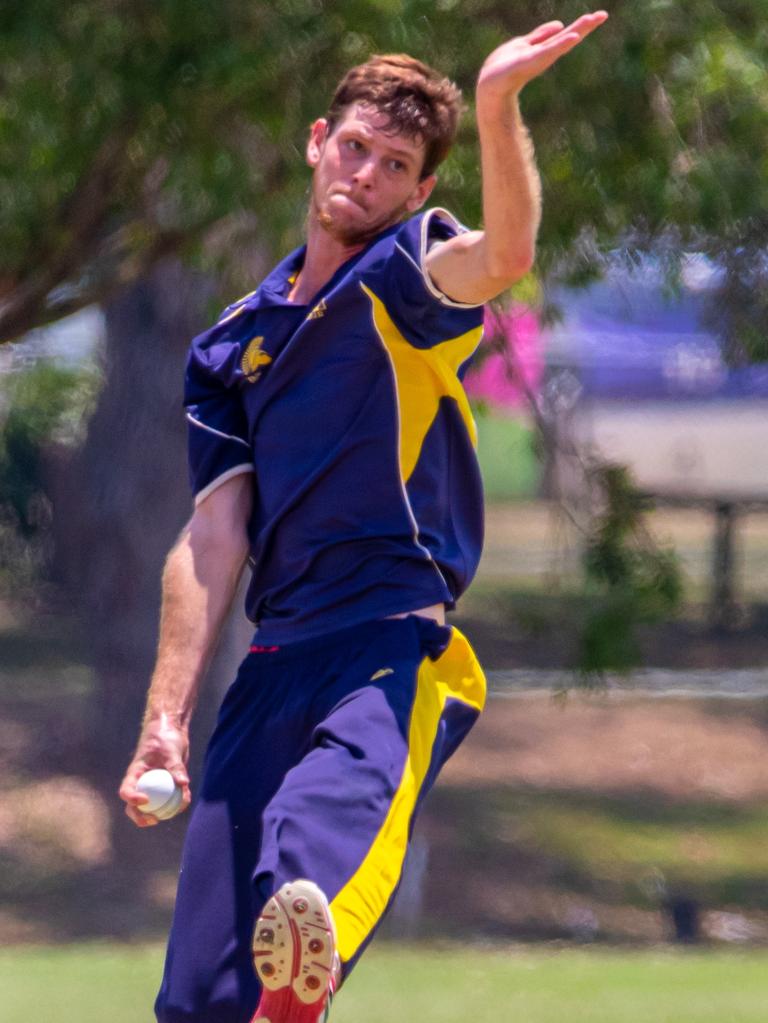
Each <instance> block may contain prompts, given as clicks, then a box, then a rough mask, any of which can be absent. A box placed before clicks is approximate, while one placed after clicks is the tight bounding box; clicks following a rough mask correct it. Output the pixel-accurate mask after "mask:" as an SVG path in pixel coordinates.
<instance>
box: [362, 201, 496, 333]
mask: <svg viewBox="0 0 768 1023" xmlns="http://www.w3.org/2000/svg"><path fill="white" fill-rule="evenodd" d="M466 230H467V229H466V228H465V227H464V226H463V225H462V224H460V223H459V221H458V220H456V218H455V217H454V216H453V215H452V214H451V213H449V212H448V211H447V210H444V209H440V208H435V209H431V210H427V211H426V212H425V213H423V214H420V215H419V216H416V217H412V218H411V219H410V220H408V221H406V222H405V223H404V224H403V225H402V226H401V227H400V229H399V230H398V231H397V234H396V235H395V238H394V246H393V248H392V250H391V254H390V255H389V257H388V258H387V260H386V261H385V262H384V263H383V264H379V265H378V266H376V267H375V268H372V269H373V273H372V275H371V278H370V281H369V282H366V283H370V286H371V290H373V291H374V292H375V293H376V294H377V296H378V297H379V298H380V299H381V301H382V302H383V303H384V305H385V307H386V309H387V312H388V314H389V315H390V317H391V318H392V320H393V321H394V323H395V324H396V326H397V328H398V330H399V331H400V333H401V334H402V335H403V336H404V337H406V338H407V339H408V340H409V341H410V342H411V343H412V344H414V345H416V346H417V347H419V348H427V347H432V346H434V345H435V344H439V343H440V342H442V341H444V340H445V339H447V338H454V337H458V336H459V335H463V334H466V333H468V332H469V331H472V330H475V329H476V328H478V327H481V326H482V322H483V306H482V304H481V305H475V304H467V303H463V302H455V301H454V300H453V299H451V298H450V297H449V296H447V295H444V294H443V293H442V292H441V291H440V290H439V289H438V288H437V287H436V285H435V283H434V282H433V281H432V279H431V278H430V276H429V273H428V271H427V268H426V257H427V253H428V252H429V250H430V249H431V248H432V247H433V246H435V245H437V244H440V243H441V242H444V241H448V239H450V238H454V237H455V236H456V235H457V234H461V233H462V232H464V231H466Z"/></svg>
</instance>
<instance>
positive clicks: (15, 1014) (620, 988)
mask: <svg viewBox="0 0 768 1023" xmlns="http://www.w3.org/2000/svg"><path fill="white" fill-rule="evenodd" d="M161 962H162V952H161V950H160V948H159V947H158V946H150V947H146V946H141V947H120V946H114V945H104V946H95V945H90V946H75V947H67V948H56V949H49V948H40V949H37V948H36V949H6V950H2V951H0V992H2V1008H1V1009H0V1018H2V1021H3V1023H29V1020H30V1019H36V1020H55V1021H56V1023H104V1021H105V1020H109V1023H149V1021H150V1020H151V1019H153V1018H154V1017H153V1016H152V1012H151V1004H152V999H153V996H154V991H155V988H156V985H157V981H158V978H159V975H160V969H161ZM767 1003H768V954H766V953H755V952H748V953H747V952H745V953H738V954H737V953H723V952H718V953H711V952H685V953H684V952H651V953H642V954H640V953H633V954H627V953H617V952H605V951H598V950H584V951H571V950H569V951H529V950H521V949H519V948H508V949H507V948H499V947H494V948H493V949H489V948H483V947H480V946H471V947H469V948H468V949H466V950H464V951H458V950H456V949H455V948H450V949H444V950H425V949H422V948H407V949H400V950H397V949H395V948H394V947H392V946H389V945H386V944H384V943H380V944H379V945H378V946H375V947H374V948H373V949H372V950H371V951H370V952H369V953H368V954H367V956H366V958H365V959H364V960H363V962H362V963H361V964H360V966H359V967H358V969H357V971H356V972H355V974H354V975H353V977H352V978H351V979H350V981H349V984H348V986H347V987H346V988H345V990H344V992H343V993H342V995H341V996H340V997H339V999H338V1001H337V1003H336V1006H335V1007H334V1012H333V1017H332V1018H333V1021H334V1023H393V1021H398V1023H409V1021H411V1020H413V1021H418V1023H486V1021H487V1023H562V1021H563V1020H564V1019H566V1020H567V1021H568V1023H650V1021H652V1023H762V1021H763V1020H764V1019H765V1014H766V1008H765V1007H766V1004H767Z"/></svg>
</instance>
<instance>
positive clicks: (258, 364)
mask: <svg viewBox="0 0 768 1023" xmlns="http://www.w3.org/2000/svg"><path fill="white" fill-rule="evenodd" d="M263 344H264V338H263V337H262V336H261V335H259V336H258V337H254V338H252V339H251V340H250V341H249V342H248V346H247V348H246V349H245V351H244V352H243V357H242V359H241V360H240V368H241V369H242V371H243V376H244V377H245V379H246V380H247V381H248V383H249V384H255V383H256V381H257V380H258V379H259V377H260V376H261V371H262V370H263V369H264V367H265V366H268V365H269V364H270V362H272V356H271V355H267V353H266V352H263V351H262V350H261V348H262V345H263Z"/></svg>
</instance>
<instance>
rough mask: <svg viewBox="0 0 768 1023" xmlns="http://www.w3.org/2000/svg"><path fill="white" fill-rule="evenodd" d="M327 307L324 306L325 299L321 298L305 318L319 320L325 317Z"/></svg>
mask: <svg viewBox="0 0 768 1023" xmlns="http://www.w3.org/2000/svg"><path fill="white" fill-rule="evenodd" d="M327 308H328V306H327V305H326V304H325V299H324V298H321V299H320V301H319V302H318V303H317V305H316V306H315V308H314V309H313V310H312V312H311V313H310V314H309V316H308V317H307V319H308V320H319V319H320V317H321V316H325V311H326V309H327Z"/></svg>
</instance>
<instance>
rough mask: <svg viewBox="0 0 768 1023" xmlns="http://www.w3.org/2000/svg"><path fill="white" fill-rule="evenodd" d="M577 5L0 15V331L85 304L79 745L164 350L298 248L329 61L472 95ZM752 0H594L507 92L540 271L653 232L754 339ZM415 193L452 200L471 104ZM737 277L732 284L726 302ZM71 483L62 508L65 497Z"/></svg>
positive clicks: (167, 428) (160, 488)
mask: <svg viewBox="0 0 768 1023" xmlns="http://www.w3.org/2000/svg"><path fill="white" fill-rule="evenodd" d="M583 9H584V7H583V4H582V3H580V2H579V3H576V2H575V0H566V2H563V3H557V4H555V3H554V2H553V0H532V2H530V3H528V4H525V5H512V4H508V3H504V4H502V3H500V2H498V0H345V3H344V4H343V5H342V4H331V3H329V2H326V0H283V2H281V3H280V4H279V5H277V4H267V3H263V2H262V3H258V2H257V3H252V4H244V3H242V2H240V0H220V2H219V3H217V4H204V3H191V2H189V0H152V2H149V0H133V2H132V3H130V4H127V3H125V2H124V0H73V2H72V3H69V4H60V3H58V2H54V0H28V2H26V3H24V4H14V5H11V4H6V5H3V7H2V9H0V233H2V237H3V239H4V245H3V247H2V250H0V340H2V341H9V340H11V339H14V338H17V337H19V336H21V335H22V334H24V333H25V332H27V331H28V330H30V329H31V328H32V327H35V326H40V325H42V324H45V323H49V322H52V321H54V320H56V319H58V318H60V317H62V316H64V315H66V314H68V313H71V312H73V311H75V310H77V309H78V308H81V307H83V306H86V305H89V304H91V303H94V302H98V303H101V304H102V305H104V306H105V308H106V309H107V312H108V343H107V357H106V376H105V381H106V382H105V388H104V390H103V392H102V394H101V399H100V403H99V407H98V409H97V412H96V414H95V416H94V418H93V421H92V424H91V430H90V433H89V438H88V441H87V443H86V446H85V448H84V450H83V453H82V455H81V456H80V457H79V458H78V459H77V460H76V461H75V462H74V463H73V464H72V465H71V466H70V467H69V471H68V472H67V473H63V474H61V475H62V479H61V481H60V482H62V491H61V493H60V495H59V497H60V504H59V507H60V509H62V512H61V514H57V522H56V528H57V530H58V548H59V553H60V556H61V557H62V558H65V559H66V558H67V557H69V558H70V565H71V568H72V573H71V575H70V579H71V580H72V583H73V593H75V594H76V597H77V600H78V602H79V604H80V606H81V607H82V608H84V609H86V610H87V612H88V616H89V621H90V623H91V630H92V634H93V637H94V643H95V645H96V652H95V658H96V661H97V663H98V664H99V676H100V679H101V681H102V683H103V687H102V688H103V691H102V696H103V699H100V701H99V707H100V708H101V711H100V715H101V717H100V726H99V728H98V729H97V730H96V732H95V735H96V737H97V738H96V742H97V745H98V747H99V748H100V750H101V751H102V752H103V754H104V756H105V757H106V756H108V755H109V753H110V751H112V753H113V759H114V757H116V758H117V760H118V761H119V762H122V759H123V751H124V749H125V745H126V741H127V740H126V721H127V720H128V716H127V715H128V713H129V712H130V713H133V709H135V705H136V704H137V703H138V702H140V696H139V695H138V694H140V693H141V691H142V690H143V688H144V685H145V681H146V674H145V672H146V667H147V664H148V662H149V660H150V659H151V651H152V646H153V643H154V636H155V632H154V626H151V625H148V624H147V623H148V621H149V616H148V609H149V610H154V608H155V606H156V601H157V589H156V588H155V589H153V588H152V587H153V586H155V587H156V586H157V583H156V582H155V583H152V582H151V581H150V580H158V578H159V565H160V561H161V559H162V551H163V550H164V549H165V547H166V546H167V543H168V542H169V540H170V538H171V537H172V536H173V533H174V530H175V529H176V528H177V527H178V525H179V524H180V522H181V519H182V518H183V515H184V514H185V512H186V510H187V508H188V503H187V502H186V499H185V498H184V497H182V496H181V491H179V487H180V486H182V484H181V482H180V480H179V479H178V472H179V471H180V470H179V468H178V467H179V465H180V464H181V462H180V459H181V457H182V456H181V450H180V449H181V446H182V443H183V442H182V439H181V436H180V426H181V419H180V416H178V413H177V412H175V411H173V410H174V409H175V408H177V402H178V395H179V391H180V368H181V362H182V360H183V349H184V347H185V344H186V341H187V339H188V337H189V335H190V334H191V333H193V332H194V331H195V330H197V329H199V328H200V327H202V325H203V322H204V320H205V316H206V315H207V314H209V313H210V311H211V309H212V307H219V306H221V305H222V304H223V303H224V302H225V301H230V300H232V298H233V297H234V296H235V295H237V294H239V293H241V292H244V291H248V290H250V289H251V287H252V286H253V281H254V279H258V276H259V273H260V270H261V268H262V267H263V266H264V264H265V263H267V262H269V261H271V260H272V259H273V258H275V257H276V256H278V255H281V254H283V253H284V252H285V251H286V250H287V249H288V248H289V247H291V246H292V245H294V244H297V243H298V242H299V240H300V237H301V230H302V224H301V220H302V212H301V211H302V209H303V207H304V205H305V203H306V192H307V186H308V182H309V175H308V172H307V169H306V168H305V167H304V165H303V147H304V140H305V135H306V130H307V127H308V125H309V123H310V122H311V120H312V119H313V118H314V117H316V116H318V115H321V114H322V113H323V112H324V104H325V103H326V102H327V100H328V99H329V97H330V95H331V92H332V89H333V86H334V84H335V82H336V81H337V80H338V78H339V76H340V75H341V74H342V73H343V71H344V70H345V69H346V68H347V67H348V66H350V65H351V64H353V63H355V62H358V61H360V60H363V59H365V58H366V57H367V55H368V54H369V53H370V52H372V51H374V52H376V51H377V52H387V51H402V50H404V51H408V52H410V53H413V54H414V55H416V56H419V57H422V58H423V59H425V60H427V61H428V62H430V63H433V64H435V65H436V66H438V67H440V68H441V69H443V70H444V71H445V72H446V74H449V75H451V76H453V77H454V78H455V79H456V80H457V81H458V82H459V84H460V85H462V87H463V88H464V89H465V93H466V96H467V99H468V101H470V102H471V99H472V90H473V83H474V80H475V77H476V74H477V71H478V69H479V67H480V64H481V63H482V60H483V59H484V57H485V56H486V55H487V54H488V52H489V51H490V50H491V49H492V48H493V47H495V46H496V45H497V44H498V43H500V42H501V41H502V40H503V39H504V38H506V37H508V36H510V35H517V34H521V33H524V32H526V31H529V30H530V29H532V28H533V27H534V26H535V25H536V24H538V23H539V22H541V21H544V20H548V19H550V18H553V17H559V18H562V19H563V20H564V21H567V20H569V19H571V18H573V17H575V16H576V15H578V14H579V13H581V12H582V11H583ZM761 11H762V5H761V4H759V3H756V2H746V0H743V2H728V3H722V2H720V3H716V2H714V0H689V3H687V4H686V5H682V4H680V3H673V2H672V0H635V2H634V3H632V4H620V3H617V4H615V5H613V9H612V11H611V14H612V17H611V20H610V21H609V23H608V24H607V25H606V26H605V27H603V28H602V29H601V30H600V32H599V35H598V36H596V37H594V39H592V40H590V41H589V42H588V43H587V44H586V45H584V46H583V47H581V48H579V49H578V50H577V51H575V52H574V53H572V54H570V55H568V57H567V58H565V59H564V60H563V61H562V62H561V63H560V64H558V65H557V66H556V67H555V68H553V69H552V70H551V71H550V72H548V74H547V75H546V76H544V77H543V78H541V79H540V80H538V81H537V82H535V83H533V84H532V85H531V86H530V87H529V88H528V89H527V90H526V94H525V96H524V100H523V106H524V111H525V115H526V119H527V121H528V122H529V124H530V126H531V130H532V134H533V138H534V140H535V143H536V147H537V154H538V161H539V165H540V167H541V171H542V176H543V180H544V201H545V216H544V222H543V225H542V231H541V239H540V249H539V272H540V274H541V276H542V277H543V278H544V279H545V280H547V279H551V278H552V277H553V276H556V275H560V276H565V277H567V278H568V279H569V280H572V281H576V282H578V281H579V280H588V279H590V277H592V276H594V275H595V274H596V273H598V272H599V263H600V252H601V251H603V250H605V249H606V248H610V247H614V246H618V245H624V246H625V247H626V248H627V251H628V252H629V254H630V256H631V255H632V253H633V251H636V250H638V249H641V248H646V247H656V248H657V249H658V251H659V252H660V253H661V254H662V256H663V258H664V259H665V260H667V262H668V263H669V266H670V277H671V279H674V269H675V265H676V259H677V257H678V256H679V253H680V252H681V251H682V250H683V249H684V248H686V247H687V248H695V249H697V250H699V251H703V252H706V253H708V254H709V255H711V256H713V257H714V258H716V259H718V260H719V261H720V262H721V263H722V264H723V265H724V266H725V267H726V268H727V275H726V283H727V287H728V288H729V289H730V290H726V292H725V294H726V295H727V296H729V295H733V296H736V298H737V305H738V313H739V315H738V317H736V316H734V315H730V316H728V315H726V321H725V322H724V323H723V324H722V329H723V334H724V336H726V337H728V339H729V350H730V351H731V352H732V353H733V354H734V357H740V356H745V357H746V356H748V357H751V358H762V357H765V355H766V353H765V350H764V345H765V341H764V335H763V333H762V331H761V330H760V329H758V327H759V325H758V322H757V320H756V319H753V318H752V317H751V315H750V310H754V317H759V316H761V314H762V309H763V308H765V305H766V301H765V299H764V298H761V296H764V295H765V294H766V288H765V277H764V274H763V271H762V270H761V267H762V266H763V263H764V261H761V260H755V259H753V258H751V255H752V254H754V253H758V252H759V251H760V246H761V245H762V239H763V237H764V233H765V232H764V227H765V223H764V221H765V213H764V211H765V210H766V209H768V203H767V202H766V199H767V198H768V195H766V192H767V191H768V175H766V174H765V166H764V164H765V160H764V158H763V157H756V156H755V155H753V154H754V152H758V153H762V151H763V148H764V147H763V146H762V139H763V138H765V136H766V128H768V102H766V101H767V99H768V80H767V79H766V75H765V64H766V55H767V50H768V29H767V28H766V26H765V24H764V21H763V19H762V18H761ZM437 197H438V199H439V201H440V202H442V203H444V204H445V205H447V206H449V207H452V208H454V209H455V210H456V211H457V213H458V214H459V215H460V216H461V217H462V218H463V219H465V220H466V221H467V222H469V223H472V224H475V223H478V222H479V219H480V183H479V177H478V153H477V147H476V139H475V133H474V129H473V124H472V118H471V115H470V116H468V117H467V118H465V121H464V124H463V127H462V130H461V134H460V138H459V141H458V145H457V147H456V149H455V152H454V154H453V155H452V156H451V158H450V159H449V161H448V162H447V164H446V165H445V167H444V169H443V171H442V173H441V185H440V189H439V192H438V193H437ZM182 267H185V268H186V270H183V269H182ZM201 272H202V274H203V277H202V280H205V281H213V282H214V283H213V284H212V285H211V286H210V287H201V286H200V281H201V277H199V276H197V274H199V273H201ZM745 272H748V273H749V274H750V275H751V276H750V278H749V291H750V294H751V296H752V302H751V304H750V305H749V306H745V305H744V303H743V302H740V301H738V298H739V296H740V295H741V294H743V288H742V290H741V291H740V288H739V286H740V282H742V281H743V280H744V279H745V278H744V274H745ZM203 306H205V309H204V308H203ZM729 308H730V307H729ZM138 409H140V410H141V415H140V416H139V415H138V413H137V410H138ZM176 416H178V418H175V417H176ZM140 420H141V421H140ZM170 466H176V468H175V469H172V468H170ZM148 490H149V491H150V493H149V494H148V493H147V491H148ZM67 493H68V494H69V499H68V498H67ZM83 495H87V503H86V507H87V508H88V511H87V512H86V514H85V515H83V514H82V513H81V511H80V510H78V511H77V512H75V511H74V509H75V506H77V508H78V509H80V508H81V507H82V503H78V502H82V499H83ZM73 502H75V503H73ZM67 508H69V509H70V512H71V514H67V513H66V511H65V510H66V509H67ZM161 509H162V512H161ZM84 567H85V568H86V569H87V570H86V571H84V572H83V568H84ZM78 572H80V573H82V574H80V575H79V576H78ZM75 580H77V582H75ZM108 766H109V765H108V764H107V763H106V761H104V760H103V761H102V768H103V769H104V770H103V773H104V777H105V778H107V779H109V778H110V776H111V774H112V773H113V772H112V771H110V770H107V769H106V768H107V767H108ZM114 766H115V765H113V767H114Z"/></svg>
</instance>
